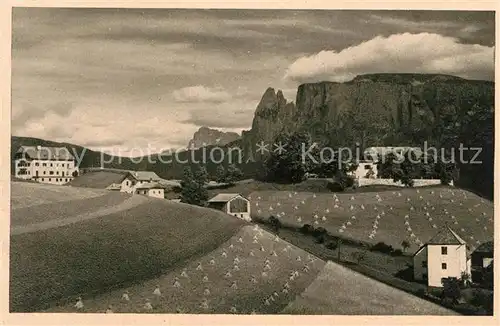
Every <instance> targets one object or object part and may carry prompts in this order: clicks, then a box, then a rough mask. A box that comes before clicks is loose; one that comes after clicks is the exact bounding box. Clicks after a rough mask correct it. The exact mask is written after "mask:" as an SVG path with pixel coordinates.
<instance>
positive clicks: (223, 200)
mask: <svg viewBox="0 0 500 326" xmlns="http://www.w3.org/2000/svg"><path fill="white" fill-rule="evenodd" d="M208 207H210V208H214V209H217V210H221V211H223V212H224V213H227V214H229V215H233V216H236V217H238V218H241V219H242V220H245V221H251V218H250V200H248V199H247V198H245V197H243V196H242V195H240V194H218V195H217V196H215V197H213V198H211V199H210V200H209V201H208Z"/></svg>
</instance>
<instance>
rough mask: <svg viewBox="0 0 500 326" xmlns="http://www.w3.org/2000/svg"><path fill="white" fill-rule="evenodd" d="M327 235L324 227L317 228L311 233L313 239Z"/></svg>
mask: <svg viewBox="0 0 500 326" xmlns="http://www.w3.org/2000/svg"><path fill="white" fill-rule="evenodd" d="M327 234H328V231H326V229H325V228H324V227H321V226H320V227H319V228H317V229H315V230H314V231H313V232H312V235H313V237H315V238H319V237H322V236H325V235H327Z"/></svg>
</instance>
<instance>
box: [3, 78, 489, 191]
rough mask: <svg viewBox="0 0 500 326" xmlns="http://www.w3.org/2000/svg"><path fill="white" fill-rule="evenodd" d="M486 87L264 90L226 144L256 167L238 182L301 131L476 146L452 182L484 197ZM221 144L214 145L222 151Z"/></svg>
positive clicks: (177, 172)
mask: <svg viewBox="0 0 500 326" xmlns="http://www.w3.org/2000/svg"><path fill="white" fill-rule="evenodd" d="M494 86H495V84H494V83H493V82H489V81H480V80H467V79H463V78H459V77H455V76H448V75H440V74H367V75H360V76H357V77H356V78H354V79H353V80H352V81H349V82H345V83H337V82H328V81H325V82H318V83H307V84H302V85H300V86H299V87H298V90H297V96H296V101H295V103H294V102H291V101H288V100H287V99H285V98H284V96H283V93H282V92H281V91H280V90H278V91H276V90H275V89H273V88H268V89H267V90H266V91H265V92H264V94H263V96H262V98H261V100H260V102H259V103H258V105H257V107H256V111H255V115H254V119H253V122H252V128H251V129H250V130H248V131H244V132H243V133H242V136H241V137H237V138H236V136H235V135H230V137H229V138H231V137H235V138H236V139H235V140H233V141H230V140H227V143H226V144H228V145H230V146H237V147H239V148H241V149H242V150H243V153H244V154H245V155H246V156H245V157H248V156H253V157H254V158H255V160H256V161H257V162H250V163H248V162H244V163H243V164H241V166H240V168H241V169H242V171H243V172H244V173H245V177H254V176H255V174H256V173H257V171H258V169H259V164H258V161H259V159H260V158H259V157H258V155H256V154H255V153H256V144H257V143H259V142H260V141H265V142H272V141H273V139H274V138H275V137H276V136H277V135H279V134H280V133H293V132H307V133H308V134H309V135H310V136H311V138H312V139H313V140H314V141H317V142H319V143H321V144H325V145H328V146H332V147H336V146H338V147H351V148H352V147H353V146H354V144H355V143H359V144H361V147H362V148H365V147H371V146H418V147H422V146H423V144H424V142H425V141H427V142H428V143H429V145H433V144H439V143H441V142H442V141H443V140H444V139H445V138H448V139H454V140H455V141H456V142H461V143H464V144H465V145H468V146H472V145H473V146H475V147H478V146H479V147H481V148H482V149H483V151H482V153H481V155H480V157H479V159H481V160H482V161H483V164H480V165H475V166H474V165H462V166H460V169H461V173H460V180H459V182H457V183H456V185H458V186H462V187H465V188H467V189H470V190H473V191H475V192H477V193H481V194H482V195H485V196H487V197H489V198H492V196H493V152H494V143H493V140H494ZM200 129H201V130H202V132H200V133H198V136H196V134H195V136H193V140H192V144H193V145H194V147H199V145H200V141H205V143H207V146H208V147H210V146H213V145H215V144H214V143H213V142H214V141H216V140H217V139H218V137H219V135H220V133H216V132H215V133H214V132H211V131H210V129H209V128H207V130H205V129H203V128H200ZM205 132H206V135H208V136H206V137H205ZM195 138H196V139H195ZM40 141H41V140H38V141H33V139H29V138H24V139H23V138H21V137H17V138H16V137H13V140H12V142H13V149H12V150H17V148H15V149H14V147H15V146H14V144H17V145H20V144H25V145H37V144H39V143H40ZM221 141H222V139H219V144H218V145H220V146H223V145H222V144H221ZM224 141H226V139H224ZM48 143H49V144H50V143H53V142H48ZM210 143H211V144H210ZM190 144H191V142H190ZM201 144H203V143H201ZM42 145H43V144H42ZM197 145H198V146H197ZM228 145H226V146H228ZM80 148H81V147H80ZM96 153H97V152H93V151H90V150H89V151H88V152H87V156H90V157H86V158H85V159H84V161H83V162H82V164H83V166H84V167H88V166H91V164H94V166H98V165H96V164H99V161H98V160H97V159H96V155H97V154H96ZM189 154H190V153H189V152H187V151H186V152H184V153H180V154H179V155H178V157H179V159H180V160H185V159H189V158H190V157H192V156H191V155H189ZM201 155H202V153H201V152H200V151H195V153H194V157H195V158H196V159H197V160H199V159H200V157H201ZM163 156H164V155H162V157H163ZM108 157H109V156H108ZM122 161H123V163H122V164H121V165H119V164H118V165H117V164H115V163H111V164H108V165H106V167H118V168H125V169H130V170H140V169H144V170H150V171H154V172H156V173H157V174H158V175H159V176H161V177H162V178H166V179H168V178H174V179H179V178H180V177H181V176H182V171H183V169H184V167H185V165H184V164H182V163H179V162H172V163H170V164H167V163H159V162H156V163H148V162H141V163H140V164H133V163H132V162H130V160H129V159H126V158H125V159H123V160H122ZM143 161H146V160H143ZM193 165H195V164H194V163H193ZM206 166H207V170H208V172H209V173H211V174H213V175H215V170H216V167H217V164H213V163H210V162H208V163H207V164H206Z"/></svg>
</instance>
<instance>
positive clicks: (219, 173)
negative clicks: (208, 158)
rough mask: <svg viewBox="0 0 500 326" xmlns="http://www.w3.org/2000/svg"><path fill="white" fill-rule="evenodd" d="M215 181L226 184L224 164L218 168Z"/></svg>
mask: <svg viewBox="0 0 500 326" xmlns="http://www.w3.org/2000/svg"><path fill="white" fill-rule="evenodd" d="M215 181H217V182H218V183H224V182H226V169H224V166H223V165H222V164H219V165H218V166H217V170H216V171H215Z"/></svg>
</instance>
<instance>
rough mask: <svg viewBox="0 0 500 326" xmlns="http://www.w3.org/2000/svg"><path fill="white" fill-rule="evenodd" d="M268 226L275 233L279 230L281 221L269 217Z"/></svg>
mask: <svg viewBox="0 0 500 326" xmlns="http://www.w3.org/2000/svg"><path fill="white" fill-rule="evenodd" d="M269 224H271V226H272V227H273V229H274V231H275V232H276V233H277V232H279V230H280V229H281V221H280V220H279V219H278V218H277V217H275V216H271V217H269Z"/></svg>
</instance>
